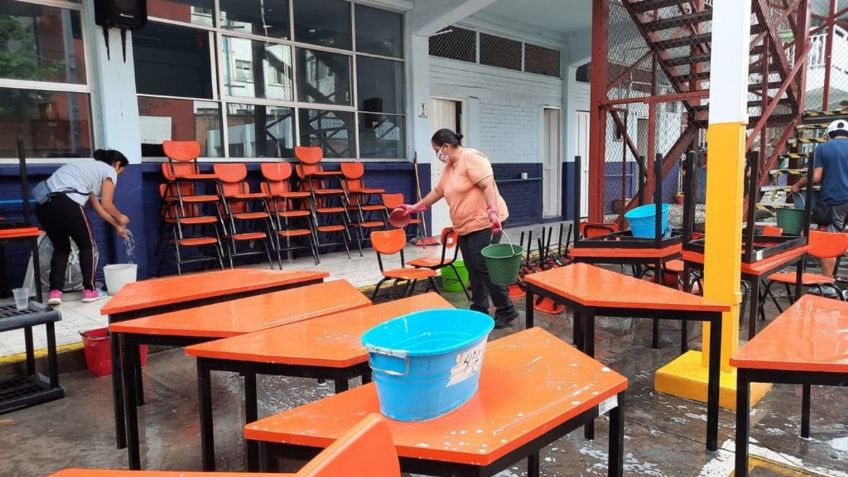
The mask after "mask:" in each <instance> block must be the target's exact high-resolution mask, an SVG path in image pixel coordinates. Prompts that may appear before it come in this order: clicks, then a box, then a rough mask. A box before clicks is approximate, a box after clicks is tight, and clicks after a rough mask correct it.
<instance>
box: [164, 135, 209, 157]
mask: <svg viewBox="0 0 848 477" xmlns="http://www.w3.org/2000/svg"><path fill="white" fill-rule="evenodd" d="M162 150H164V151H165V156H167V157H168V159H170V160H172V161H176V162H191V161H196V160H197V158H198V157H200V143H199V142H197V141H170V140H168V141H163V142H162Z"/></svg>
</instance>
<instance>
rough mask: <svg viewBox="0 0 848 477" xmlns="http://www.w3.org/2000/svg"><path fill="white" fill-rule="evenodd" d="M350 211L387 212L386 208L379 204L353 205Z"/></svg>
mask: <svg viewBox="0 0 848 477" xmlns="http://www.w3.org/2000/svg"><path fill="white" fill-rule="evenodd" d="M350 210H361V211H363V212H382V211H384V210H386V207H385V206H383V205H378V204H368V205H351V206H350Z"/></svg>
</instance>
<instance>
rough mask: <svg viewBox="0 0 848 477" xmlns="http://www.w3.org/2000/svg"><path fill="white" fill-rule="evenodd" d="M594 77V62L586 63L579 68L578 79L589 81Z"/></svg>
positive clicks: (584, 81)
mask: <svg viewBox="0 0 848 477" xmlns="http://www.w3.org/2000/svg"><path fill="white" fill-rule="evenodd" d="M591 78H592V63H586V64H585V65H581V66H579V67H578V68H577V81H579V82H581V83H588V82H589V80H590V79H591Z"/></svg>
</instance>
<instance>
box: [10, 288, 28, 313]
mask: <svg viewBox="0 0 848 477" xmlns="http://www.w3.org/2000/svg"><path fill="white" fill-rule="evenodd" d="M12 295H14V296H15V308H17V309H18V310H26V309H27V308H29V288H15V289H14V290H12Z"/></svg>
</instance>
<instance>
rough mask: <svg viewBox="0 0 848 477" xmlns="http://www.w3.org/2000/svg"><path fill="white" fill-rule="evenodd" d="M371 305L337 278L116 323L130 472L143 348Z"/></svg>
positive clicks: (134, 461)
mask: <svg viewBox="0 0 848 477" xmlns="http://www.w3.org/2000/svg"><path fill="white" fill-rule="evenodd" d="M370 305H371V302H370V301H369V300H368V298H366V297H365V295H363V294H362V293H360V291H359V290H358V289H356V288H355V287H354V286H353V285H351V284H350V283H348V282H346V281H344V280H337V281H333V282H327V283H318V284H315V285H308V286H305V287H299V288H293V289H290V290H283V291H278V292H274V293H267V294H264V295H256V296H251V297H247V298H239V299H238V300H232V301H227V302H222V303H214V304H211V305H205V306H200V307H197V308H191V309H188V310H180V311H172V312H168V313H163V314H161V315H155V316H149V317H146V318H136V319H134V320H129V321H122V322H120V323H113V324H112V325H110V326H109V331H110V333H111V334H112V340H113V341H118V347H119V355H118V356H113V359H116V358H118V359H121V369H122V373H123V375H122V377H121V381H122V382H123V389H122V394H123V407H124V409H125V411H126V419H125V421H126V437H127V447H128V448H129V461H130V468H131V469H138V468H140V467H141V457H140V455H139V444H138V416H137V410H136V407H137V405H138V400H137V399H138V389H137V388H136V379H135V376H134V372H135V370H136V369H137V368H138V364H139V346H141V345H145V344H148V345H161V346H188V345H192V344H197V343H202V342H204V341H210V340H213V339H215V338H225V337H229V336H238V335H241V334H245V333H251V332H254V331H260V330H264V329H268V328H273V327H275V326H282V325H287V324H291V323H296V322H298V321H304V320H308V319H311V318H317V317H319V316H323V315H328V314H330V313H337V312H340V311H344V310H352V309H356V308H362V307H365V306H370Z"/></svg>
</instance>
